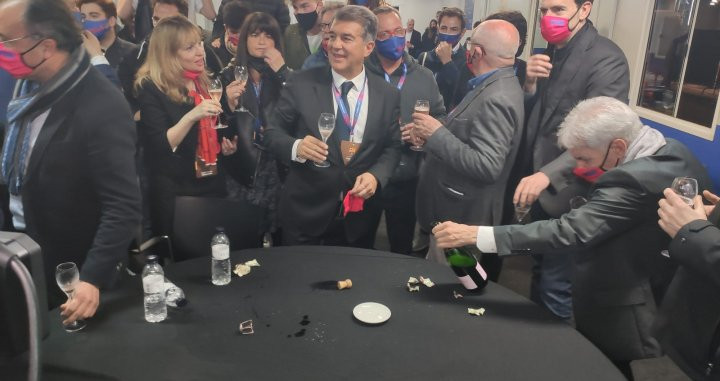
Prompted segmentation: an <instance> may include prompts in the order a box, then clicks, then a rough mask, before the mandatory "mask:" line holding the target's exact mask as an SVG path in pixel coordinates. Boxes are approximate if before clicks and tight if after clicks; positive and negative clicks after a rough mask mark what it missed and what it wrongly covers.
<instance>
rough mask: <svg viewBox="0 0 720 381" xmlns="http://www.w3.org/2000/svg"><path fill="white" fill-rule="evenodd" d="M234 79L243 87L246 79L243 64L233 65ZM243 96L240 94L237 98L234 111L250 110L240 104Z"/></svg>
mask: <svg viewBox="0 0 720 381" xmlns="http://www.w3.org/2000/svg"><path fill="white" fill-rule="evenodd" d="M234 74H235V80H236V81H239V82H240V83H241V84H242V86H243V87H245V86H246V84H247V80H248V70H247V68H246V67H245V66H243V65H235V71H234ZM242 99H243V96H242V95H240V98H239V99H238V107H237V108H236V109H235V111H236V112H249V111H250V110H248V109H246V108H245V106H243V104H242Z"/></svg>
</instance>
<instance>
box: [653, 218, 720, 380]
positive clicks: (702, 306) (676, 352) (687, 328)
mask: <svg viewBox="0 0 720 381" xmlns="http://www.w3.org/2000/svg"><path fill="white" fill-rule="evenodd" d="M719 211H720V209H719V208H717V207H716V208H715V211H714V212H713V213H712V214H711V215H710V220H713V217H716V216H717V213H716V212H719ZM714 220H715V223H716V224H717V222H718V221H717V218H715V219H714ZM669 251H670V257H671V258H672V259H673V260H675V261H677V263H678V264H679V265H680V267H679V268H678V270H677V273H676V274H675V277H674V278H673V281H672V283H671V284H670V287H669V288H668V291H667V294H666V295H665V300H663V303H662V305H661V309H660V313H659V315H658V319H657V321H656V323H655V331H656V334H657V337H658V339H659V340H660V344H662V347H663V349H664V350H665V351H666V352H667V354H668V355H669V356H670V357H671V358H672V359H673V360H674V361H675V363H676V364H678V366H680V368H682V369H683V370H684V371H685V373H687V374H688V375H689V376H690V377H691V378H692V379H693V380H720V230H718V228H717V226H716V225H713V223H712V222H709V221H704V220H697V221H693V222H691V223H689V224H687V225H685V226H684V227H683V228H682V229H680V231H678V233H677V235H676V236H675V238H674V239H673V240H672V242H671V243H670V250H669ZM711 364H712V366H711Z"/></svg>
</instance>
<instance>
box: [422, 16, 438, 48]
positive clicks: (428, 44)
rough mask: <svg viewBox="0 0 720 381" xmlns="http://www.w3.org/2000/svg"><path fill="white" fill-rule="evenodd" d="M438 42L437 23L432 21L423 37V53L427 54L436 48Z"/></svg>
mask: <svg viewBox="0 0 720 381" xmlns="http://www.w3.org/2000/svg"><path fill="white" fill-rule="evenodd" d="M436 40H437V21H435V20H430V26H428V27H427V28H425V32H423V35H422V44H421V45H422V49H421V50H422V51H423V52H427V51H428V50H431V49H432V48H434V47H435V43H436Z"/></svg>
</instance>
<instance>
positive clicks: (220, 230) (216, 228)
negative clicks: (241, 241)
mask: <svg viewBox="0 0 720 381" xmlns="http://www.w3.org/2000/svg"><path fill="white" fill-rule="evenodd" d="M215 231H217V232H218V233H223V232H225V228H224V227H222V226H216V227H215Z"/></svg>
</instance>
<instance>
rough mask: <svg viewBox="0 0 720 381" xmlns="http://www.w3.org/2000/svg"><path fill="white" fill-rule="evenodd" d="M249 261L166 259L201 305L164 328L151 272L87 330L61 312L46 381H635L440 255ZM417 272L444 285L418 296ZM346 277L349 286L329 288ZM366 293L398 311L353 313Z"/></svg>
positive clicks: (269, 255)
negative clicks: (69, 325)
mask: <svg viewBox="0 0 720 381" xmlns="http://www.w3.org/2000/svg"><path fill="white" fill-rule="evenodd" d="M251 259H257V260H258V261H259V262H260V264H261V267H259V268H253V271H252V272H251V273H250V274H249V275H246V276H244V277H242V278H238V277H236V276H234V275H233V278H232V282H231V283H230V284H229V285H227V286H213V285H212V284H211V283H210V259H209V258H199V259H194V260H189V261H185V262H181V263H177V264H173V265H169V266H167V267H166V269H165V273H166V275H167V277H168V278H169V279H171V280H172V281H174V282H175V283H176V284H177V285H178V286H180V287H181V288H183V290H184V291H185V293H186V295H187V299H188V301H189V304H188V305H187V306H185V307H184V308H182V309H169V310H168V319H167V320H166V321H164V322H162V323H156V324H152V323H147V322H145V320H144V317H143V297H142V286H141V279H140V277H139V276H138V277H135V278H131V277H129V276H128V277H126V279H124V280H123V283H124V284H122V285H121V287H120V288H119V289H118V290H115V291H110V292H106V293H104V295H103V301H102V305H101V308H100V309H99V310H98V313H97V315H96V317H95V318H93V319H91V320H89V321H88V327H87V328H86V329H85V330H84V331H82V332H79V333H74V334H70V333H66V332H65V331H64V330H62V328H61V326H60V318H59V314H58V311H51V319H50V324H51V335H50V336H49V337H48V338H47V339H46V340H45V341H44V343H43V364H44V368H45V371H44V373H45V379H46V380H53V379H73V380H83V379H92V380H103V379H108V380H110V379H117V380H231V379H232V380H289V379H300V380H338V379H347V380H354V379H359V380H460V379H473V380H527V379H534V380H603V381H611V380H623V379H624V378H623V376H622V375H621V374H620V372H619V371H617V369H616V368H615V367H614V366H613V365H612V363H611V362H610V361H609V360H608V359H607V358H606V357H605V356H603V355H602V354H601V353H600V351H599V350H598V349H596V348H595V347H594V346H593V345H592V344H591V343H590V342H588V341H587V340H586V339H585V338H584V337H582V336H581V335H580V334H579V333H577V332H576V331H575V330H574V329H573V328H572V327H570V326H568V325H567V324H565V323H563V322H559V321H557V320H556V319H555V318H553V317H551V316H550V315H549V314H548V313H546V312H545V311H543V310H541V309H540V308H539V307H537V306H536V305H534V304H532V303H531V302H529V301H528V300H526V299H524V298H522V297H520V296H519V295H517V294H515V293H513V292H511V291H509V290H507V289H505V288H503V287H501V286H498V285H496V284H492V283H491V284H489V285H488V286H487V288H486V290H485V292H484V293H482V294H480V295H470V294H468V293H467V292H465V291H464V289H463V288H462V286H460V284H459V283H458V282H457V279H456V278H455V277H454V274H453V273H452V271H450V269H449V268H447V267H445V266H442V265H439V264H436V263H433V262H430V261H426V260H423V259H417V258H412V257H407V256H401V255H395V254H390V253H385V252H379V251H370V250H361V249H352V248H339V247H279V248H272V249H254V250H243V251H238V252H233V253H232V262H233V264H236V263H240V262H245V261H248V260H251ZM410 276H415V277H419V276H424V277H429V278H431V279H432V280H433V281H434V282H435V284H436V285H435V287H432V288H427V287H425V286H422V285H421V289H420V291H419V292H412V293H411V292H408V290H407V288H406V282H407V280H408V277H410ZM346 278H350V279H352V282H353V287H352V288H351V289H348V290H342V291H338V290H337V289H335V290H332V289H328V287H326V285H327V284H328V282H329V281H337V280H341V279H346ZM453 290H455V291H459V292H461V293H462V294H463V295H464V297H463V298H460V299H456V298H454V297H453ZM367 301H374V302H379V303H382V304H384V305H386V306H388V307H389V308H390V310H391V311H392V317H391V318H390V320H388V321H387V322H386V323H384V324H382V325H378V326H368V325H365V324H362V323H360V322H358V321H357V320H355V319H354V317H353V315H352V310H353V308H354V307H355V306H356V305H357V304H359V303H362V302H367ZM468 307H472V308H478V307H483V308H485V309H486V312H485V315H484V316H473V315H469V314H468V313H467V308H468ZM244 320H253V322H254V330H255V333H254V334H252V335H241V334H239V333H238V331H237V328H238V324H239V323H240V322H241V321H244Z"/></svg>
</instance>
